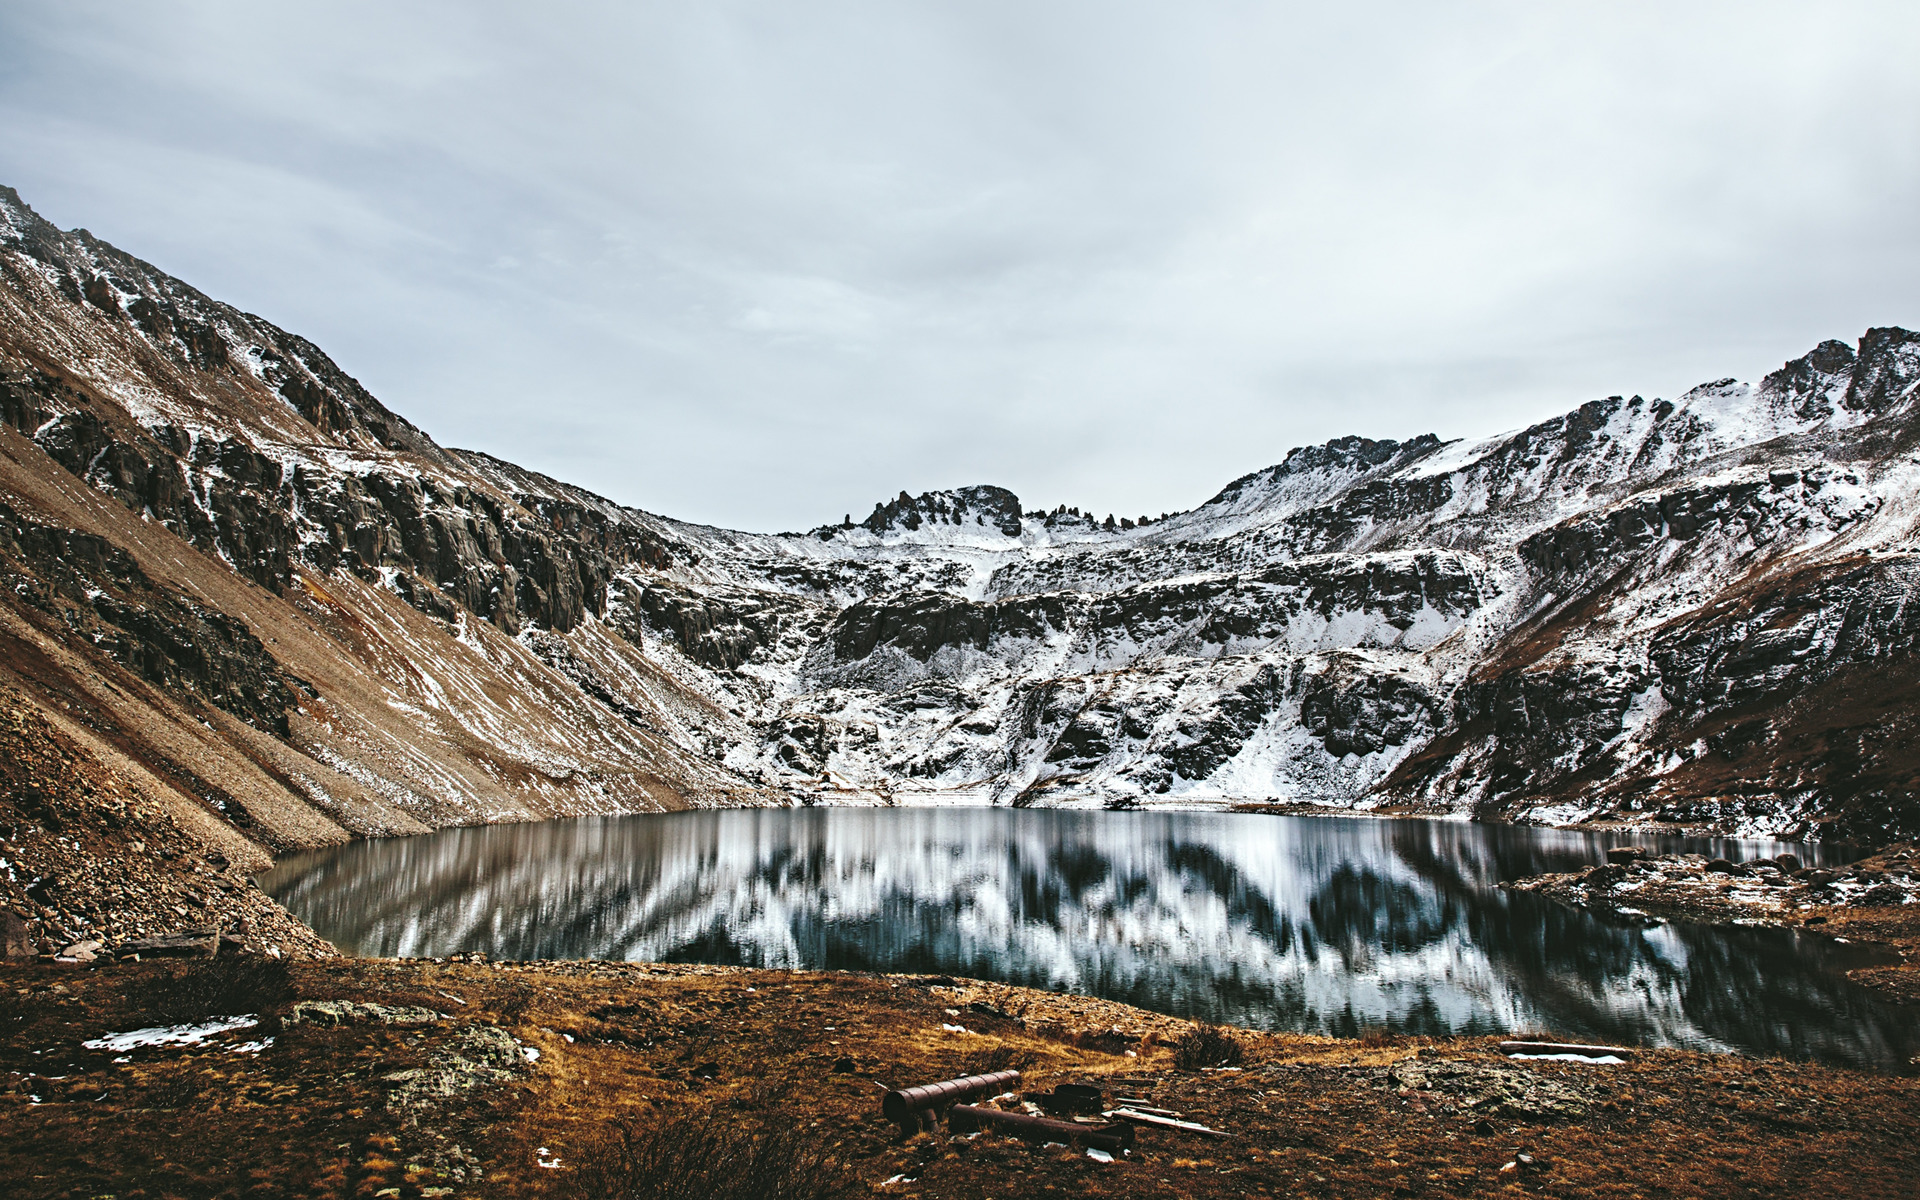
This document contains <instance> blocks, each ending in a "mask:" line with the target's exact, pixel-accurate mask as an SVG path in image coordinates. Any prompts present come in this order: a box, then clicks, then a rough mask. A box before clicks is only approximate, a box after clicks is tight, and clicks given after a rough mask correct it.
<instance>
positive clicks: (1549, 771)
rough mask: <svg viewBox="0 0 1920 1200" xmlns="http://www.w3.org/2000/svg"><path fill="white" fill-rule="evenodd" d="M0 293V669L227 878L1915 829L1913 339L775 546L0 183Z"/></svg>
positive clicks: (946, 495)
mask: <svg viewBox="0 0 1920 1200" xmlns="http://www.w3.org/2000/svg"><path fill="white" fill-rule="evenodd" d="M0 278H4V283H5V286H4V287H0V314H4V320H3V321H0V576H3V577H4V578H3V579H0V582H3V583H4V584H5V586H4V587H0V644H3V645H4V646H5V647H6V653H5V655H4V657H3V658H0V687H5V688H10V689H12V692H11V693H10V694H13V695H17V696H18V697H20V698H21V699H20V701H19V703H21V704H24V705H27V706H28V707H30V708H31V709H32V710H33V711H34V712H36V713H37V714H40V716H41V717H42V718H43V719H44V720H46V721H47V722H48V723H49V725H50V728H51V729H52V730H53V734H52V735H51V736H55V737H58V738H61V739H65V741H63V742H62V744H63V745H66V746H68V748H69V749H68V752H69V753H70V754H72V755H74V756H76V758H81V757H84V758H86V759H87V761H90V762H93V763H95V764H96V766H97V771H98V773H99V778H100V779H101V780H102V781H103V782H102V784H101V786H102V787H108V786H111V787H113V788H117V789H119V790H118V792H117V793H116V794H127V795H138V796H139V797H141V798H142V799H141V800H140V803H139V805H137V806H136V810H137V811H141V812H152V813H157V814H161V816H156V817H155V818H154V819H155V820H160V819H161V818H162V817H164V818H165V820H166V821H167V822H170V823H171V824H170V827H171V828H175V829H177V830H189V831H192V836H193V837H194V838H196V839H199V840H201V841H202V842H204V843H206V844H213V845H218V846H219V847H221V852H222V854H223V855H225V857H226V858H227V859H229V860H231V861H234V862H237V863H244V862H251V863H262V862H264V861H266V860H267V859H268V857H270V856H271V855H274V854H279V853H283V852H286V851H288V850H292V849H297V848H301V847H305V846H313V845H319V844H325V843H327V842H331V841H337V840H340V839H343V838H346V837H350V836H366V835H374V834H382V833H400V832H411V831H418V830H422V829H426V828H432V827H437V826H444V825H451V824H465V823H475V822H484V821H495V820H527V819H539V818H544V817H551V816H567V815H576V814H583V813H593V812H621V811H645V810H653V809H659V808H673V807H684V806H689V805H735V804H787V803H819V802H830V803H880V804H886V803H1005V804H1015V805H1031V804H1047V805H1052V804H1065V805H1091V806H1106V807H1138V806H1145V807H1153V806H1166V805H1172V806H1184V807H1221V806H1226V805H1232V804H1236V803H1253V804H1271V803H1281V804H1288V805H1308V806H1317V807H1319V808H1322V809H1325V810H1329V811H1364V812H1407V813H1432V814H1450V815H1463V816H1475V817H1484V818H1500V819H1510V820H1527V821H1538V822H1550V823H1568V822H1588V823H1595V822H1598V823H1627V824H1667V825H1677V826H1683V827H1687V828H1697V829H1711V830H1717V831H1722V832H1736V833H1780V834H1786V835H1792V836H1832V837H1857V838H1864V839H1869V840H1871V839H1878V838H1883V837H1889V836H1911V835H1912V834H1913V833H1914V832H1916V831H1917V830H1920V815H1917V814H1916V803H1915V799H1914V790H1915V786H1916V780H1920V758H1917V757H1916V755H1917V754H1920V752H1916V751H1914V750H1911V749H1909V747H1910V746H1913V745H1916V744H1920V739H1917V738H1915V737H1913V736H1912V735H1913V734H1915V733H1920V730H1917V729H1915V728H1914V727H1915V725H1916V713H1920V691H1916V690H1915V686H1916V682H1920V671H1916V670H1915V662H1916V660H1915V658H1914V650H1915V646H1916V628H1915V618H1914V617H1910V616H1909V615H1908V614H1909V611H1910V610H1911V611H1912V612H1914V613H1915V614H1920V608H1917V607H1915V606H1913V605H1911V604H1910V603H1909V600H1910V598H1911V596H1912V594H1913V589H1914V585H1915V582H1916V580H1917V579H1920V574H1916V568H1915V565H1914V564H1915V562H1916V561H1920V560H1916V558H1915V555H1916V553H1920V545H1917V544H1916V543H1917V541H1920V538H1917V537H1916V529H1920V503H1916V501H1915V500H1914V499H1913V497H1914V496H1916V495H1920V487H1916V484H1920V455H1916V442H1920V416H1917V415H1916V411H1915V410H1916V405H1917V404H1920V335H1917V334H1914V333H1912V332H1910V331H1907V330H1904V329H1899V328H1895V327H1890V326H1889V327H1877V328H1873V329H1869V330H1868V331H1866V333H1865V334H1864V335H1863V336H1862V337H1861V338H1860V339H1858V341H1857V342H1856V343H1854V344H1852V345H1849V344H1847V343H1843V342H1838V341H1832V340H1829V341H1825V342H1822V343H1821V344H1820V345H1818V346H1816V347H1814V348H1813V349H1812V350H1810V351H1809V352H1808V353H1806V354H1804V355H1802V356H1800V357H1798V358H1795V359H1792V360H1790V361H1788V362H1786V363H1785V364H1783V366H1782V367H1781V368H1780V369H1778V370H1776V371H1774V372H1771V373H1769V374H1768V375H1767V376H1766V377H1765V378H1764V379H1763V380H1762V381H1761V383H1760V384H1759V385H1755V386H1749V385H1745V384H1740V383H1737V382H1735V381H1732V380H1716V381H1713V382H1711V383H1708V384H1703V385H1701V386H1700V387H1697V388H1694V389H1691V390H1690V391H1688V392H1687V393H1685V394H1684V395H1682V396H1680V397H1677V398H1675V399H1672V400H1664V399H1657V398H1656V399H1653V400H1647V399H1644V398H1642V397H1639V396H1634V397H1621V396H1611V397H1607V398H1604V399H1600V400H1594V401H1590V402H1588V403H1586V404H1583V405H1581V406H1579V407H1578V408H1576V409H1574V410H1572V411H1570V412H1567V413H1563V414H1559V415H1557V416H1552V417H1549V418H1546V419H1544V420H1542V421H1539V422H1535V423H1533V424H1531V425H1529V426H1527V427H1525V428H1524V429H1520V430H1515V431H1511V432H1509V433H1505V434H1499V435H1496V436H1493V437H1489V438H1481V439H1456V440H1450V441H1442V440H1441V439H1439V438H1438V437H1436V436H1434V435H1432V434H1423V435H1420V436H1417V437H1414V438H1412V439H1410V440H1407V441H1395V440H1376V439H1368V438H1360V437H1349V438H1339V439H1334V440H1332V441H1329V442H1326V443H1322V444H1320V445H1318V446H1308V447H1297V448H1295V449H1293V450H1291V451H1289V452H1288V453H1287V454H1286V455H1285V456H1284V457H1283V458H1282V460H1281V461H1280V462H1278V463H1276V464H1274V465H1273V466H1271V467H1267V468H1264V469H1262V470H1259V471H1254V472H1250V473H1247V474H1245V475H1243V476H1241V477H1240V478H1238V479H1236V480H1233V481H1230V482H1229V483H1228V484H1227V485H1226V486H1224V487H1223V488H1221V489H1220V491H1219V492H1217V493H1216V494H1215V495H1214V496H1213V497H1212V498H1210V499H1209V500H1207V501H1206V502H1204V503H1202V504H1200V505H1198V506H1196V507H1195V508H1193V509H1189V510H1187V511H1185V512H1182V513H1175V514H1165V515H1163V516H1161V517H1159V518H1155V519H1152V520H1150V521H1144V522H1143V521H1141V520H1137V519H1133V518H1126V519H1120V518H1115V519H1114V522H1113V525H1112V527H1111V528H1109V527H1108V525H1107V523H1106V522H1105V521H1104V520H1097V519H1095V518H1094V517H1093V516H1092V515H1091V514H1082V513H1079V512H1077V511H1076V510H1072V509H1069V508H1067V507H1065V506H1061V507H1058V508H1056V509H1053V510H1050V511H1043V512H1037V513H1035V512H1027V511H1025V510H1024V509H1023V508H1022V506H1021V503H1020V501H1019V499H1018V497H1017V496H1015V495H1014V494H1013V493H1012V492H1011V491H1008V490H1007V489H1005V488H1000V487H997V486H994V485H985V484H982V485H975V486H971V487H967V488H953V489H936V490H933V491H929V492H923V493H920V494H919V495H918V496H914V495H909V494H908V493H906V492H902V493H900V494H899V495H898V496H897V497H895V498H894V499H893V500H891V501H882V502H880V503H878V504H876V505H875V509H874V512H873V513H872V514H870V515H869V516H868V517H866V518H864V519H862V520H861V521H858V522H856V521H854V520H853V514H851V513H849V514H847V515H846V516H845V517H844V518H843V520H842V522H841V523H839V524H838V525H831V524H830V525H823V526H819V527H816V528H815V529H813V530H811V531H806V532H800V533H790V534H761V533H749V532H743V531H735V530H725V529H718V528H714V527H711V526H702V525H698V524H693V523H688V522H682V521H677V520H674V519H673V518H670V517H666V516H662V515H658V514H653V513H648V512H644V511H642V510H639V509H636V508H631V507H627V506H624V505H620V504H618V503H616V502H614V501H612V500H610V499H608V498H606V497H604V496H599V495H596V494H594V493H592V492H589V491H587V490H585V489H582V488H579V487H576V486H574V485H571V484H568V483H566V482H564V481H562V480H558V479H555V478H552V477H550V476H546V475H543V474H541V473H539V472H537V471H532V470H529V469H526V468H523V467H520V466H518V465H516V464H513V463H510V462H507V461H505V460H503V459H499V458H496V457H494V456H491V455H487V454H484V453H482V452H478V451H468V450H457V449H450V448H446V447H442V446H440V445H439V444H438V443H436V442H434V441H433V439H432V438H431V436H430V435H429V434H428V433H426V432H425V431H424V430H421V429H419V428H418V427H417V426H415V425H413V424H412V423H411V422H409V421H407V420H406V419H405V418H404V417H401V416H399V415H398V414H395V413H393V412H392V411H391V410H389V409H387V408H386V407H385V405H384V404H382V403H381V402H380V401H379V400H378V399H377V398H375V397H373V396H372V395H371V394H370V393H368V392H366V390H365V389H364V388H361V387H360V385H359V384H358V383H356V382H354V381H353V380H352V379H351V377H349V376H347V375H346V374H345V373H344V372H342V371H341V370H340V369H339V368H338V366H337V365H336V364H334V363H333V362H332V360H331V359H329V358H328V357H327V356H326V355H325V354H324V352H322V351H321V350H320V349H319V348H318V347H315V346H313V345H312V344H311V343H309V342H307V341H306V340H305V339H302V338H300V337H298V336H297V335H294V334H291V333H288V332H286V331H284V330H280V329H279V328H278V327H276V326H273V325H272V324H271V323H269V322H265V321H263V320H261V319H260V318H258V317H254V316H251V315H249V314H246V313H242V312H240V311H239V310H237V309H235V308H233V307H231V306H228V305H224V304H222V303H220V302H219V301H216V300H213V299H211V298H209V297H207V296H205V295H204V294H202V293H200V292H198V291H197V290H195V289H193V288H191V287H190V286H188V285H186V284H184V283H182V282H180V281H179V280H176V279H174V278H173V277H172V276H169V275H167V274H165V273H164V272H161V271H159V270H157V269H156V268H153V267H151V266H150V265H148V264H146V263H144V262H142V261H141V260H139V259H137V258H134V257H133V256H131V255H127V254H125V253H123V252H121V251H119V250H116V249H114V248H113V247H111V246H109V245H108V244H107V243H105V242H102V241H100V240H99V239H97V238H95V237H93V236H92V235H90V234H85V233H82V232H77V231H76V232H74V233H62V232H61V231H59V230H57V229H55V228H54V227H52V226H51V225H50V224H48V223H46V222H45V221H43V220H41V219H40V218H38V217H37V216H36V215H34V214H33V213H32V211H31V210H30V209H29V208H27V207H26V205H25V204H24V203H23V202H21V201H20V200H19V198H18V196H17V194H16V193H14V192H13V191H11V190H10V189H0ZM109 776H111V777H112V778H111V779H109V778H108V777H109ZM36 803H37V802H36ZM48 803H49V804H51V805H52V808H46V811H47V812H49V813H52V814H53V817H52V819H54V820H59V819H61V818H60V816H59V814H58V813H57V812H56V811H55V810H57V809H58V808H59V807H60V805H61V804H63V803H66V801H64V800H62V799H60V798H58V797H56V798H54V799H52V800H50V801H48ZM45 807H46V806H45V805H40V806H39V807H34V808H33V811H34V812H36V813H37V812H40V811H42V809H43V808H45ZM37 819H38V818H30V817H27V816H25V815H23V816H22V821H23V822H24V825H23V827H27V826H31V827H34V828H38V827H39V826H37V825H34V823H33V822H34V821H35V820H37ZM68 819H76V818H75V817H74V814H71V813H70V814H68ZM153 836H154V837H155V838H156V839H157V838H159V836H160V835H159V834H154V835H153ZM168 836H172V835H168ZM183 836H184V835H183ZM135 840H138V841H142V842H143V843H145V842H146V839H144V838H142V839H135ZM15 882H16V883H18V881H15ZM6 886H7V888H8V890H9V895H10V896H11V894H12V891H13V890H15V888H14V884H13V883H9V884H7V885H6ZM20 886H21V887H24V886H26V885H25V884H20ZM14 902H16V903H18V904H21V905H23V906H25V905H37V906H38V908H37V909H35V911H38V912H40V913H41V915H42V917H43V918H44V919H47V920H52V921H56V922H59V923H62V927H63V928H68V929H73V928H75V927H76V926H75V924H74V922H75V920H77V919H78V918H77V917H76V916H75V913H74V911H73V910H72V909H71V907H70V906H69V907H67V908H61V907H60V905H59V904H58V903H55V904H53V905H51V906H49V904H48V903H47V902H45V901H38V900H35V901H29V900H26V899H20V898H17V897H16V898H14Z"/></svg>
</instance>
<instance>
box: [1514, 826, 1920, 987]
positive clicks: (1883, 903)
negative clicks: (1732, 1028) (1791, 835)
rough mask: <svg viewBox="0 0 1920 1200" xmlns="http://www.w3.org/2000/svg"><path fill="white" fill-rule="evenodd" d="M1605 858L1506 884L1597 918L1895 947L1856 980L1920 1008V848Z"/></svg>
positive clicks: (1634, 853)
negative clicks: (1764, 930)
mask: <svg viewBox="0 0 1920 1200" xmlns="http://www.w3.org/2000/svg"><path fill="white" fill-rule="evenodd" d="M1607 859H1608V861H1607V862H1606V863H1605V864H1604V865H1601V866H1595V867H1588V868H1586V869H1585V870H1582V871H1576V872H1572V873H1570V874H1550V875H1537V876H1534V877H1532V878H1529V879H1523V880H1518V881H1516V882H1513V883H1510V884H1508V885H1507V886H1508V887H1509V888H1511V889H1512V890H1514V891H1523V892H1537V893H1539V894H1541V895H1544V896H1550V897H1552V898H1553V899H1556V900H1559V901H1562V902H1564V903H1566V904H1571V905H1573V906H1575V907H1578V908H1586V909H1591V910H1594V911H1599V912H1608V913H1614V914H1617V915H1620V916H1624V917H1634V918H1646V919H1648V920H1661V921H1692V922H1702V923H1719V922H1731V923H1735V924H1745V925H1777V926H1783V927H1789V928H1798V929H1803V930H1806V931H1807V932H1809V933H1817V934H1819V935H1822V936H1828V937H1834V938H1838V939H1842V940H1846V941H1854V942H1880V943H1884V944H1886V945H1889V946H1892V947H1893V948H1894V949H1895V950H1896V951H1897V952H1898V953H1899V955H1900V957H1901V960H1902V961H1901V962H1899V963H1898V964H1891V965H1887V966H1878V967H1865V968H1860V969H1858V970H1855V971H1852V972H1850V973H1849V974H1850V975H1851V976H1852V977H1853V978H1854V979H1856V980H1858V981H1859V982H1861V983H1864V984H1867V985H1869V986H1872V987H1875V988H1878V989H1881V990H1883V991H1885V992H1887V993H1889V994H1890V995H1892V996H1894V997H1895V998H1897V999H1899V1000H1902V1001H1904V1002H1908V1003H1912V1002H1917V1001H1920V850H1916V848H1915V847H1914V846H1913V845H1912V844H1910V843H1905V842H1901V843H1896V844H1895V845H1892V846H1889V847H1887V848H1886V849H1884V850H1881V851H1879V852H1877V853H1875V854H1872V855H1869V856H1867V857H1864V858H1861V859H1859V860H1857V861H1855V862H1852V863H1848V864H1846V865H1844V866H1842V867H1837V868H1833V869H1828V868H1822V867H1811V866H1806V865H1804V864H1802V863H1801V862H1800V861H1799V859H1797V858H1796V857H1794V856H1793V855H1791V854H1783V855H1781V856H1779V857H1778V858H1757V859H1752V860H1749V861H1746V862H1735V861H1732V860H1730V859H1725V858H1708V857H1707V856H1705V855H1701V854H1662V855H1654V854H1648V853H1646V852H1645V851H1643V850H1642V849H1641V848H1639V847H1620V848H1617V849H1614V850H1610V851H1608V854H1607Z"/></svg>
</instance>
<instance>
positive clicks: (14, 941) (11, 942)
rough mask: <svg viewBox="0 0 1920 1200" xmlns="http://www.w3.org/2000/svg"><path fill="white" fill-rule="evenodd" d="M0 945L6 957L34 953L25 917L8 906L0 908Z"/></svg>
mask: <svg viewBox="0 0 1920 1200" xmlns="http://www.w3.org/2000/svg"><path fill="white" fill-rule="evenodd" d="M0 947H3V948H4V952H5V953H4V956H5V957H7V958H32V957H33V956H34V954H35V953H36V951H35V950H34V946H33V931H32V928H31V927H30V926H29V925H28V924H27V919H26V918H25V917H23V916H21V915H20V914H19V913H17V912H15V911H13V910H12V909H10V908H0Z"/></svg>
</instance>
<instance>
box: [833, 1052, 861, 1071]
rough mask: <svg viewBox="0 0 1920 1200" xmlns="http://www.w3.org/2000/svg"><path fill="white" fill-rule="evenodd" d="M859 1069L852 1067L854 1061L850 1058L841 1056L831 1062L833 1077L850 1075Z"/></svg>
mask: <svg viewBox="0 0 1920 1200" xmlns="http://www.w3.org/2000/svg"><path fill="white" fill-rule="evenodd" d="M859 1069H860V1068H859V1067H857V1066H856V1065H854V1061H853V1060H852V1059H850V1058H846V1057H844V1056H843V1057H841V1058H836V1059H834V1060H833V1073H834V1074H835V1075H851V1074H853V1073H854V1072H855V1071H857V1070H859Z"/></svg>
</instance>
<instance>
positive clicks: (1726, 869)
mask: <svg viewBox="0 0 1920 1200" xmlns="http://www.w3.org/2000/svg"><path fill="white" fill-rule="evenodd" d="M1707 870H1709V871H1712V872H1713V873H1715V874H1716V875H1745V874H1746V871H1745V869H1743V868H1742V867H1740V866H1739V865H1738V864H1736V863H1733V862H1730V861H1728V860H1727V859H1724V858H1715V859H1709V860H1708V861H1707Z"/></svg>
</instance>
